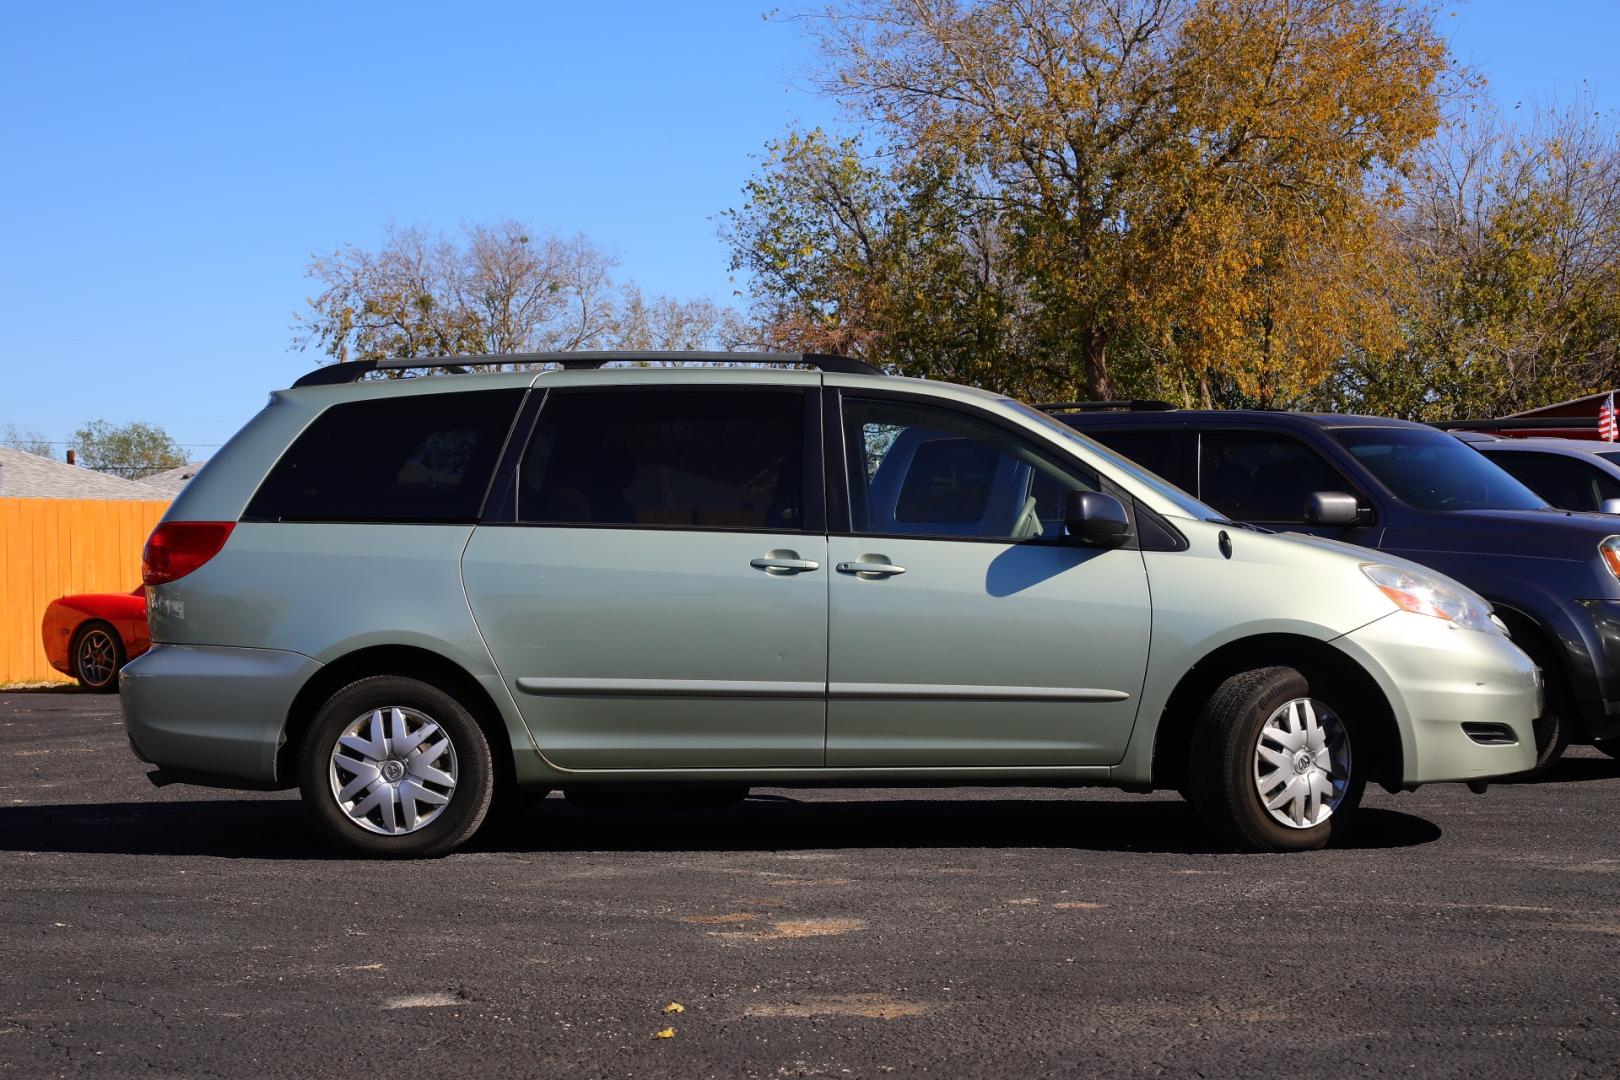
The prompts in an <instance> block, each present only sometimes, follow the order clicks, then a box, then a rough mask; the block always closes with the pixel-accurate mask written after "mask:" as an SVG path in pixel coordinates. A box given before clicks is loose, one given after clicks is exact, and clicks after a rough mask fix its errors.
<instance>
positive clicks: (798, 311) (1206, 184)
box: [726, 0, 1450, 401]
mask: <svg viewBox="0 0 1620 1080" xmlns="http://www.w3.org/2000/svg"><path fill="white" fill-rule="evenodd" d="M816 25H817V26H818V31H817V32H818V34H819V37H820V39H821V42H822V44H823V46H824V50H825V55H826V58H827V61H828V68H829V70H830V72H831V74H830V76H829V78H828V81H827V85H826V89H827V91H828V92H829V93H832V94H834V95H835V96H836V97H837V98H838V99H839V100H840V101H841V102H842V103H843V105H844V106H845V108H846V110H847V111H848V113H849V115H850V116H851V118H852V119H855V120H858V121H860V122H862V123H864V124H865V125H866V130H867V131H868V133H869V136H870V139H871V142H872V147H873V149H871V150H870V151H869V152H863V151H862V147H861V145H860V144H857V143H853V142H844V143H834V142H832V141H831V140H829V139H827V138H826V137H824V136H822V135H820V134H819V133H816V132H811V133H808V134H797V133H795V134H792V135H790V136H789V137H788V138H787V139H785V140H782V141H779V142H778V143H776V144H774V145H773V147H772V148H771V152H770V153H769V155H768V156H767V157H766V159H765V163H764V165H763V167H762V169H761V174H760V176H759V177H758V178H757V179H756V180H755V182H754V183H753V184H751V185H750V186H749V188H748V189H747V190H746V191H745V197H746V198H745V202H744V204H743V205H742V206H741V207H739V208H737V209H736V210H734V211H733V212H731V213H730V214H729V215H728V217H727V219H726V235H727V237H728V239H729V240H730V241H731V245H732V263H733V266H734V267H738V268H742V269H746V270H748V271H750V275H751V277H750V280H751V284H752V288H753V298H754V301H755V304H756V314H757V315H758V317H759V318H760V320H761V322H762V323H763V324H765V325H766V326H768V327H776V328H778V332H779V333H782V334H787V335H793V334H797V333H814V334H816V335H819V336H820V337H821V338H823V339H827V340H839V339H840V338H842V339H843V340H845V341H847V342H848V344H849V347H850V348H851V349H852V350H854V351H858V352H859V353H860V354H861V355H863V356H866V357H868V358H869V359H874V360H877V361H880V362H884V363H889V364H891V365H892V366H894V367H896V368H898V369H899V370H902V371H907V372H909V373H914V374H934V373H939V374H946V373H955V372H957V371H959V370H960V369H961V367H962V366H963V361H962V360H961V359H960V355H959V354H958V355H957V356H955V357H953V358H951V359H949V360H947V361H946V367H947V370H946V371H941V370H939V367H938V366H936V362H935V361H933V360H930V359H929V354H926V353H924V352H922V351H921V350H920V349H914V348H913V347H912V346H913V345H914V344H917V345H920V344H921V343H922V342H924V341H927V342H928V343H929V344H930V345H931V346H938V345H939V344H941V343H942V342H943V343H945V344H955V346H956V347H957V349H958V350H961V351H962V352H968V351H978V352H979V355H980V357H981V359H980V360H979V361H978V363H979V364H980V365H982V366H985V367H986V368H987V370H985V371H983V373H982V377H981V378H980V379H979V381H981V382H985V383H986V384H988V385H993V386H996V387H998V388H1000V389H1004V390H1009V391H1014V392H1019V393H1023V394H1026V395H1032V396H1048V395H1050V396H1069V395H1073V394H1085V395H1087V396H1092V397H1108V396H1111V395H1113V394H1115V393H1116V392H1118V391H1119V390H1121V389H1125V390H1131V391H1139V390H1141V389H1144V388H1145V389H1166V388H1170V389H1175V390H1177V391H1178V392H1179V393H1180V395H1181V396H1182V397H1183V398H1186V399H1189V400H1199V399H1201V400H1205V401H1208V400H1212V399H1213V398H1214V397H1215V396H1216V395H1217V394H1218V393H1221V392H1223V391H1224V389H1225V388H1228V387H1229V388H1232V389H1234V390H1236V391H1237V392H1239V393H1241V394H1245V395H1248V396H1251V397H1253V398H1255V399H1257V400H1261V401H1272V400H1280V399H1283V398H1286V397H1288V396H1290V395H1294V394H1297V393H1299V392H1301V390H1303V389H1304V388H1306V387H1309V386H1311V385H1313V384H1314V383H1316V382H1318V381H1320V380H1321V379H1323V378H1325V377H1326V375H1327V374H1328V373H1329V371H1330V370H1331V367H1332V365H1333V364H1334V362H1335V361H1336V360H1337V358H1338V357H1340V356H1342V355H1343V354H1344V353H1345V352H1346V351H1347V350H1348V349H1361V350H1363V351H1367V352H1369V353H1380V354H1382V353H1387V351H1388V349H1389V342H1390V340H1391V338H1392V335H1393V333H1394V331H1395V329H1396V322H1395V309H1394V305H1393V302H1392V300H1391V297H1390V296H1389V295H1388V293H1387V290H1386V288H1385V284H1384V281H1383V277H1384V275H1383V271H1382V263H1383V260H1384V255H1385V250H1384V248H1383V247H1382V244H1383V242H1384V241H1385V240H1386V239H1387V238H1388V235H1389V234H1388V232H1387V230H1385V229H1383V228H1382V227H1381V224H1382V222H1383V220H1384V218H1385V217H1386V215H1387V214H1388V212H1389V210H1390V209H1391V207H1392V206H1394V205H1395V203H1396V201H1397V200H1398V197H1399V189H1398V187H1397V186H1396V184H1395V183H1394V182H1393V181H1394V180H1396V179H1398V178H1399V176H1400V175H1401V174H1402V173H1403V172H1404V171H1406V170H1407V169H1409V168H1410V166H1411V164H1412V160H1413V155H1414V152H1415V151H1416V150H1417V149H1418V148H1419V147H1420V146H1421V145H1422V143H1423V142H1424V140H1426V139H1427V138H1429V137H1430V136H1431V135H1432V134H1433V133H1434V131H1435V130H1436V126H1437V124H1438V122H1439V118H1440V111H1439V97H1440V94H1441V92H1442V90H1443V88H1444V86H1445V85H1446V80H1447V77H1448V72H1449V71H1450V62H1449V58H1448V53H1447V49H1446V46H1445V43H1444V41H1443V40H1442V39H1441V38H1440V36H1439V35H1438V34H1437V33H1436V31H1435V28H1434V26H1433V22H1432V13H1431V12H1429V11H1428V10H1426V9H1422V8H1407V7H1402V6H1398V5H1397V4H1394V3H1391V2H1387V0H987V2H984V3H978V4H963V3H955V2H951V0H851V2H850V3H846V4H842V5H839V6H837V7H835V8H832V9H830V10H829V11H828V12H827V13H826V14H825V16H824V17H823V18H822V19H820V20H819V22H818V23H817V24H816ZM852 277H853V278H855V279H856V280H853V281H852V280H850V279H851V278H852Z"/></svg>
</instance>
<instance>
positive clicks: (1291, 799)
mask: <svg viewBox="0 0 1620 1080" xmlns="http://www.w3.org/2000/svg"><path fill="white" fill-rule="evenodd" d="M1254 786H1255V790H1256V791H1257V792H1259V794H1260V802H1261V805H1263V806H1264V807H1265V808H1266V813H1268V814H1270V815H1271V817H1272V819H1273V820H1275V821H1277V822H1280V823H1281V824H1283V825H1287V826H1288V827H1289V828H1291V829H1309V828H1312V827H1313V826H1316V825H1320V824H1322V822H1324V821H1326V820H1327V819H1328V818H1330V817H1332V816H1333V811H1335V810H1337V809H1338V808H1339V804H1340V803H1342V802H1343V801H1344V793H1345V792H1346V791H1347V790H1348V789H1349V786H1350V735H1349V733H1348V732H1347V731H1346V730H1345V727H1344V721H1342V720H1340V719H1339V717H1338V714H1336V713H1335V712H1334V711H1333V710H1332V709H1330V708H1328V707H1327V706H1326V705H1325V704H1323V703H1322V702H1320V701H1316V700H1314V699H1312V698H1295V699H1294V700H1293V701H1290V702H1287V703H1286V704H1284V705H1281V706H1279V707H1278V709H1277V711H1276V712H1274V713H1272V714H1271V716H1270V718H1269V719H1267V720H1266V724H1265V726H1264V727H1263V728H1261V729H1260V739H1259V741H1258V742H1257V743H1256V744H1255V748H1254Z"/></svg>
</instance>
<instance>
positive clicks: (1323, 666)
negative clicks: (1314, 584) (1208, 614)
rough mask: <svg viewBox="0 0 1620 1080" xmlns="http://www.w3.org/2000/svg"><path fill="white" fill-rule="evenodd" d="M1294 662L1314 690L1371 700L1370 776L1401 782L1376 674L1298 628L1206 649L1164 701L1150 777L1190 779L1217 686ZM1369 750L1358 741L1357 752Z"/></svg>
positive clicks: (1397, 741)
mask: <svg viewBox="0 0 1620 1080" xmlns="http://www.w3.org/2000/svg"><path fill="white" fill-rule="evenodd" d="M1272 666H1281V667H1291V668H1294V669H1295V670H1297V671H1298V672H1299V673H1300V674H1301V675H1303V676H1304V677H1305V681H1306V682H1308V683H1310V685H1311V689H1312V692H1313V693H1314V692H1316V691H1317V690H1318V689H1322V690H1324V691H1325V692H1338V693H1340V694H1341V696H1342V697H1345V698H1349V699H1351V700H1355V701H1358V702H1365V703H1366V704H1367V706H1368V708H1367V710H1366V716H1368V717H1370V723H1369V722H1368V720H1366V719H1362V718H1359V717H1358V726H1359V727H1360V728H1361V729H1362V731H1361V737H1362V740H1363V742H1366V741H1367V740H1368V736H1369V735H1370V736H1371V739H1370V742H1371V746H1370V750H1371V755H1370V756H1371V758H1372V762H1373V765H1372V768H1371V769H1370V770H1369V771H1368V772H1367V774H1366V775H1367V778H1368V779H1369V780H1372V781H1377V782H1381V783H1383V784H1385V785H1386V786H1389V785H1395V784H1399V783H1400V779H1401V775H1402V765H1403V761H1402V751H1401V736H1400V729H1399V728H1398V727H1397V726H1396V723H1395V713H1394V710H1393V709H1392V708H1391V707H1390V704H1389V699H1388V698H1387V697H1386V696H1385V695H1384V692H1383V690H1382V688H1380V687H1379V685H1378V682H1377V680H1376V679H1374V678H1373V677H1372V675H1371V674H1369V673H1368V672H1367V671H1366V669H1364V668H1363V667H1362V666H1361V665H1360V664H1358V663H1356V661H1355V660H1353V659H1352V658H1350V657H1349V656H1346V655H1345V654H1344V653H1343V652H1340V651H1339V650H1338V649H1335V648H1334V647H1333V646H1332V645H1329V644H1328V643H1326V642H1324V641H1319V640H1317V639H1315V638H1309V637H1304V636H1301V635H1297V634H1260V635H1256V636H1253V637H1246V638H1240V639H1238V640H1237V641H1231V642H1227V643H1226V644H1224V645H1222V646H1220V647H1219V648H1217V649H1215V650H1213V651H1212V652H1210V653H1208V654H1207V655H1205V656H1204V657H1203V658H1201V659H1200V660H1199V661H1198V662H1197V663H1195V664H1194V665H1193V666H1192V667H1191V668H1189V669H1188V670H1187V672H1186V673H1185V674H1184V675H1182V677H1181V680H1180V682H1178V683H1177V684H1176V688H1175V689H1174V690H1173V691H1171V693H1170V697H1169V699H1168V700H1167V701H1166V702H1165V707H1164V712H1163V713H1162V714H1161V716H1160V718H1159V725H1158V729H1157V731H1155V732H1154V737H1153V763H1152V773H1151V782H1152V784H1153V786H1154V787H1169V788H1179V787H1183V786H1185V784H1186V782H1187V764H1188V755H1189V752H1190V749H1191V746H1192V735H1193V727H1194V725H1195V724H1196V723H1197V722H1198V716H1199V714H1200V712H1201V711H1202V709H1203V707H1204V703H1205V702H1207V701H1208V700H1209V698H1210V696H1211V695H1212V694H1213V693H1214V692H1215V689H1216V688H1217V687H1218V686H1220V684H1221V683H1223V682H1225V681H1226V680H1227V679H1228V678H1230V677H1231V676H1233V675H1236V674H1238V673H1239V672H1243V671H1249V670H1251V669H1254V668H1261V667H1272ZM1363 752H1364V751H1363V750H1362V749H1361V748H1360V747H1359V746H1358V748H1357V755H1358V757H1359V756H1361V754H1362V753H1363Z"/></svg>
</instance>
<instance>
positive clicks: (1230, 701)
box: [1187, 667, 1366, 851]
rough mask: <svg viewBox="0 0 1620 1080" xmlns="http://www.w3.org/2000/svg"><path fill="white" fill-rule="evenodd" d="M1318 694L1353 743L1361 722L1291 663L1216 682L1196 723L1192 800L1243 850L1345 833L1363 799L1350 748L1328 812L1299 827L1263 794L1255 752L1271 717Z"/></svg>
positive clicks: (1291, 847) (1301, 846)
mask: <svg viewBox="0 0 1620 1080" xmlns="http://www.w3.org/2000/svg"><path fill="white" fill-rule="evenodd" d="M1299 698H1312V699H1314V700H1317V701H1321V702H1322V703H1323V704H1326V705H1328V706H1329V707H1330V708H1332V710H1333V712H1334V714H1336V715H1337V716H1338V717H1339V718H1340V721H1341V722H1342V724H1343V727H1344V729H1345V732H1346V735H1347V737H1348V739H1349V742H1350V745H1351V747H1352V749H1353V748H1354V744H1355V728H1354V726H1353V724H1352V722H1351V721H1350V720H1349V719H1347V718H1345V716H1344V714H1343V713H1342V712H1340V711H1339V710H1338V709H1337V708H1335V707H1333V706H1332V703H1331V702H1330V701H1326V700H1325V699H1323V698H1322V696H1321V695H1313V694H1312V693H1311V688H1310V684H1309V683H1308V682H1306V680H1305V677H1304V676H1303V675H1301V674H1300V673H1299V672H1298V671H1295V670H1294V669H1293V668H1288V667H1267V668H1257V669H1255V670H1253V671H1245V672H1241V673H1240V674H1237V675H1233V676H1232V677H1231V678H1229V679H1227V680H1226V681H1225V682H1223V683H1221V685H1220V686H1219V687H1218V688H1217V689H1216V691H1215V693H1214V694H1213V695H1212V696H1211V697H1210V699H1209V702H1208V704H1206V705H1205V706H1204V710H1203V712H1202V713H1201V714H1200V715H1199V717H1198V722H1197V724H1196V725H1195V726H1194V728H1193V737H1192V748H1191V757H1190V760H1189V761H1188V765H1187V787H1188V795H1189V796H1190V800H1189V801H1190V802H1191V803H1192V804H1193V807H1194V809H1196V810H1197V811H1198V814H1199V817H1201V818H1202V819H1203V820H1204V823H1205V824H1206V825H1207V826H1208V827H1209V829H1210V831H1212V832H1213V833H1215V834H1216V836H1218V837H1220V838H1221V839H1222V840H1223V841H1225V842H1226V843H1228V844H1230V845H1232V846H1233V847H1235V848H1237V849H1238V850H1240V851H1310V850H1314V849H1316V848H1322V847H1326V846H1327V844H1328V843H1329V842H1330V841H1332V840H1335V839H1342V838H1343V837H1344V836H1345V835H1346V833H1347V832H1348V831H1349V828H1350V826H1351V823H1352V820H1353V818H1354V817H1355V811H1356V808H1357V807H1358V806H1360V804H1361V796H1362V792H1363V791H1364V790H1365V788H1366V781H1365V778H1364V776H1363V773H1362V770H1361V769H1360V768H1359V767H1358V766H1357V764H1356V763H1355V759H1354V755H1353V754H1352V756H1351V758H1350V761H1351V765H1350V769H1349V773H1350V775H1349V779H1348V782H1347V784H1346V785H1345V788H1344V790H1343V793H1342V795H1341V796H1340V799H1339V803H1338V805H1337V806H1336V807H1335V808H1334V809H1333V810H1332V813H1331V816H1330V817H1328V818H1327V820H1325V821H1322V822H1321V823H1319V824H1316V825H1313V826H1310V827H1293V826H1289V825H1284V824H1281V823H1280V822H1278V821H1276V820H1275V819H1273V818H1272V816H1271V814H1270V812H1269V811H1267V810H1266V808H1265V804H1264V803H1263V802H1262V801H1261V793H1260V791H1259V784H1258V782H1257V781H1256V778H1255V755H1256V752H1257V747H1258V745H1259V742H1260V733H1261V731H1262V729H1263V728H1264V727H1265V725H1266V722H1267V721H1268V720H1269V719H1270V718H1271V716H1272V714H1273V713H1276V712H1277V711H1278V710H1279V709H1281V708H1282V707H1283V706H1285V705H1287V704H1288V703H1289V702H1291V701H1293V700H1295V699H1299Z"/></svg>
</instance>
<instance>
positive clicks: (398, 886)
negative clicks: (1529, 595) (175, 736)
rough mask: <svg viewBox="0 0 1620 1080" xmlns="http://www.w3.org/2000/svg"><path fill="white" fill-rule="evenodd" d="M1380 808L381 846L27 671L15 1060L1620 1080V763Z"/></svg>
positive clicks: (15, 751)
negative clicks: (198, 766)
mask: <svg viewBox="0 0 1620 1080" xmlns="http://www.w3.org/2000/svg"><path fill="white" fill-rule="evenodd" d="M1363 815H1364V816H1363V821H1362V829H1361V831H1360V835H1359V839H1358V840H1357V841H1356V843H1355V844H1354V845H1353V846H1351V847H1347V848H1341V849H1337V850H1330V851H1325V852H1318V853H1311V854H1304V855H1283V856H1259V855H1234V854H1227V853H1222V852H1220V851H1217V850H1214V849H1213V848H1212V847H1211V846H1210V845H1209V843H1208V842H1207V841H1206V839H1205V838H1204V836H1203V834H1202V833H1201V832H1200V830H1199V828H1198V826H1197V823H1196V822H1195V821H1194V820H1193V818H1192V816H1191V814H1190V812H1189V811H1188V809H1187V808H1186V807H1185V805H1184V804H1183V803H1182V802H1181V801H1180V800H1179V799H1178V798H1177V797H1176V796H1175V795H1173V794H1157V795H1152V796H1134V795H1125V794H1123V793H1117V792H1111V791H1102V790H1094V789H1083V790H1076V791H1052V790H1044V789H953V790H946V791H936V790H916V789H911V790H904V789H902V790H833V791H791V790H759V791H756V792H755V793H754V796H753V797H752V798H750V799H749V800H748V801H747V802H746V803H744V804H742V805H741V806H738V807H736V808H732V809H728V810H720V811H709V812H693V813H684V814H654V813H635V814H632V813H619V812H609V811H599V810H598V811H588V810H583V809H580V808H577V807H573V806H570V805H568V804H566V803H564V802H563V801H562V800H561V799H560V798H558V797H556V796H553V797H551V798H549V799H547V800H545V801H544V802H542V803H540V804H539V805H538V806H536V807H534V808H532V809H531V810H529V811H528V812H527V813H526V814H525V815H524V816H523V817H522V818H521V819H520V820H519V821H517V822H515V823H513V824H512V825H511V826H509V827H507V828H504V829H501V830H498V831H492V832H490V833H489V834H487V835H481V836H480V837H479V838H478V839H477V840H476V841H475V843H474V845H473V848H472V850H468V851H465V852H463V853H460V854H457V855H453V856H451V857H449V858H446V859H442V860H437V861H431V862H416V863H408V862H407V863H394V862H365V861H357V860H351V859H344V858H336V857H333V856H332V855H331V854H330V853H329V852H327V851H326V850H325V849H324V848H322V847H321V845H320V844H319V842H318V841H317V839H316V837H315V835H314V833H313V831H312V830H311V828H310V827H309V825H308V824H306V822H305V819H304V816H303V812H302V810H301V808H300V807H299V805H298V803H297V800H296V797H294V796H293V795H292V794H291V793H276V794H265V795H260V794H244V793H238V792H224V791H209V790H204V789H200V788H190V787H178V786H177V787H170V788H165V789H162V790H158V789H155V788H153V787H151V786H150V785H149V784H148V783H147V781H146V779H145V777H144V766H142V765H141V764H140V763H139V762H137V761H136V760H135V759H134V757H133V756H131V755H130V753H129V750H128V748H127V746H126V745H125V742H124V736H123V730H122V725H121V724H120V721H119V716H118V708H117V699H116V698H114V697H103V696H95V695H87V694H80V693H76V692H69V691H58V692H40V693H8V694H0V1077H7V1076H17V1077H46V1076H106V1077H122V1076H185V1077H213V1076H219V1077H242V1076H278V1077H281V1076H285V1077H297V1078H300V1080H308V1078H311V1077H327V1076H343V1077H361V1076H386V1077H401V1076H429V1077H434V1076H454V1075H467V1076H477V1077H481V1078H482V1077H488V1078H496V1077H526V1076H536V1077H551V1076H556V1077H563V1076H566V1077H570V1078H573V1077H597V1076H601V1077H658V1076H679V1077H707V1076H714V1077H799V1076H833V1077H867V1076H872V1077H877V1076H919V1075H932V1076H949V1077H954V1076H960V1077H999V1076H1006V1077H1029V1076H1040V1075H1047V1074H1064V1075H1090V1074H1099V1075H1110V1076H1126V1075H1132V1076H1134V1075H1154V1076H1159V1075H1168V1076H1256V1075H1258V1076H1289V1077H1315V1076H1324V1077H1325V1076H1335V1077H1340V1076H1345V1075H1357V1076H1365V1075H1377V1076H1395V1075H1399V1076H1469V1077H1494V1076H1501V1077H1509V1076H1514V1077H1517V1076H1523V1075H1536V1076H1572V1077H1573V1076H1592V1077H1597V1076H1602V1077H1613V1076H1615V1075H1616V1074H1617V1073H1620V1001H1617V997H1620V762H1616V761H1613V760H1611V759H1609V758H1607V757H1603V756H1601V755H1599V754H1598V753H1597V752H1596V751H1594V750H1591V749H1589V748H1577V749H1573V750H1571V751H1570V754H1569V756H1568V758H1567V759H1566V760H1565V761H1564V762H1562V763H1561V764H1560V766H1559V767H1558V768H1557V770H1556V772H1555V773H1554V774H1553V775H1552V777H1551V778H1550V779H1548V780H1547V781H1544V782H1540V783H1526V784H1513V785H1496V786H1493V787H1492V788H1491V790H1490V791H1489V792H1488V793H1487V794H1485V795H1483V796H1475V795H1471V794H1469V793H1468V792H1467V791H1465V790H1464V789H1462V788H1460V787H1450V786H1444V787H1435V788H1425V789H1423V790H1421V791H1419V792H1417V793H1415V794H1408V795H1401V796H1397V797H1391V796H1387V795H1385V794H1384V793H1383V792H1381V791H1379V792H1372V793H1369V796H1368V803H1367V808H1366V809H1365V810H1364V811H1363ZM677 1004H678V1006H679V1008H678V1009H677V1008H676V1007H675V1006H676V1005H677ZM666 1009H668V1010H669V1011H665V1010H666ZM660 1033H664V1035H665V1037H662V1038H660V1037H658V1036H659V1034H660Z"/></svg>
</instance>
